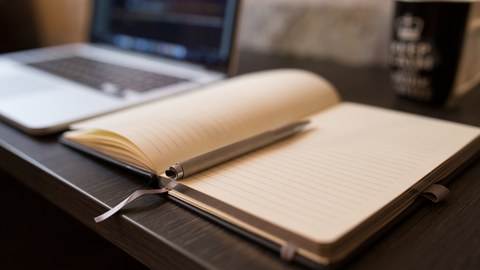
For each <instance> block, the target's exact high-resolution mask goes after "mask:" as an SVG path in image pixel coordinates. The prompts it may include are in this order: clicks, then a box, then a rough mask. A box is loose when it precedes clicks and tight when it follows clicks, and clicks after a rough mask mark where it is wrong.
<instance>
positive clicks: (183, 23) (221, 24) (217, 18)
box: [92, 0, 238, 67]
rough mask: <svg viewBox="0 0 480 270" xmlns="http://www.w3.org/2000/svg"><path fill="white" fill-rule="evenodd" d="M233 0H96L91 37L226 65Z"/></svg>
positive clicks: (165, 54)
mask: <svg viewBox="0 0 480 270" xmlns="http://www.w3.org/2000/svg"><path fill="white" fill-rule="evenodd" d="M237 2H238V1H237V0H100V1H96V3H95V7H94V13H93V21H92V22H93V23H92V41H93V42H100V43H106V44H109V45H113V46H115V47H118V48H122V49H127V50H133V51H138V52H143V53H149V54H155V55H159V56H165V57H169V58H174V59H179V60H183V61H188V62H195V63H200V64H203V65H207V66H210V67H215V66H217V67H226V66H228V61H229V60H230V53H231V50H232V36H233V35H234V33H233V31H234V28H235V25H234V24H235V21H236V20H235V19H236V18H235V16H236V13H237V12H236V9H237V5H238V3H237Z"/></svg>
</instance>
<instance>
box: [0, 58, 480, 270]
mask: <svg viewBox="0 0 480 270" xmlns="http://www.w3.org/2000/svg"><path fill="white" fill-rule="evenodd" d="M240 59H241V62H240V69H239V70H240V72H241V73H245V72H250V71H254V70H262V69H269V68H278V67H299V68H305V69H309V70H312V71H315V72H317V73H319V74H321V75H323V76H324V77H326V78H327V79H328V80H330V81H331V82H332V83H333V84H334V85H335V86H336V87H337V88H338V90H339V92H340V93H341V96H342V97H343V98H344V99H345V100H349V101H356V102H362V103H367V104H373V105H377V106H381V107H387V108H394V109H398V110H403V111H410V112H415V113H419V114H423V115H429V116H434V117H439V118H443V119H449V120H454V121H459V122H463V123H468V124H473V125H477V126H480V117H479V115H480V106H478V105H477V104H480V89H476V90H475V91H474V92H472V93H471V94H469V96H468V98H467V99H465V100H464V101H463V102H462V103H461V106H460V107H457V108H455V109H453V110H445V109H441V108H436V107H428V106H421V105H418V104H415V103H410V102H408V101H405V100H401V99H397V98H395V97H394V96H393V94H392V92H393V91H392V89H391V86H390V81H389V79H388V71H387V70H385V69H381V68H371V69H365V68H353V67H344V66H340V65H336V64H333V63H322V62H317V61H309V60H299V59H294V58H289V57H273V56H269V55H260V54H254V53H249V52H244V53H243V54H242V55H241V57H240ZM57 139H58V134H57V135H52V136H47V137H41V138H34V137H30V136H28V135H25V134H23V133H21V132H19V131H17V130H15V129H14V128H12V127H10V126H8V125H5V124H3V123H0V161H1V162H0V167H1V168H2V169H3V170H4V171H5V172H7V173H8V174H10V175H12V176H14V178H8V179H6V181H19V182H21V183H23V184H24V185H25V186H26V187H28V188H29V189H31V190H33V191H34V192H36V193H37V194H39V195H41V196H42V197H44V198H46V199H47V200H48V201H50V202H51V203H53V204H54V205H56V206H58V207H60V208H61V209H63V211H65V212H66V213H68V214H69V215H71V216H73V217H74V218H75V219H76V220H78V221H79V222H80V223H82V224H84V225H86V226H87V227H89V228H90V229H92V230H93V231H95V232H96V233H98V235H100V236H101V237H102V238H105V239H107V240H109V241H110V242H112V243H113V244H115V245H116V246H117V247H119V248H121V249H122V250H124V251H125V252H127V253H128V254H130V255H131V256H133V257H134V258H136V259H137V260H139V261H140V262H142V263H143V264H144V265H145V266H147V267H149V268H154V269H159V268H162V269H178V268H181V269H187V268H188V269H205V268H220V269H299V268H302V267H301V266H299V265H292V264H287V263H284V262H282V261H280V260H279V258H278V255H277V254H275V253H274V252H272V251H270V250H268V249H266V248H264V247H262V246H260V245H258V244H256V243H254V242H251V241H249V240H246V239H245V238H243V237H241V236H239V235H237V234H235V233H232V232H230V231H228V230H226V229H224V228H223V227H221V226H218V225H216V224H214V223H212V222H210V221H208V220H206V219H204V218H202V217H200V216H198V215H196V214H195V213H192V212H190V211H188V210H186V209H184V208H182V207H180V206H178V205H176V204H174V203H173V202H170V201H168V200H166V199H164V198H162V197H160V196H150V197H145V198H143V199H141V200H138V201H136V202H134V203H133V204H132V205H131V206H129V207H128V208H127V209H125V210H124V211H122V212H121V214H120V215H116V216H114V217H113V218H111V219H109V220H107V221H106V222H104V223H101V224H95V223H94V222H93V217H94V216H96V215H98V214H100V213H102V212H103V211H105V210H106V209H107V208H106V206H107V205H109V206H113V205H115V204H116V203H118V202H120V201H121V200H122V199H123V198H125V197H126V196H127V195H129V194H130V193H131V192H132V191H134V190H136V189H139V188H144V187H146V186H147V184H148V183H146V182H145V180H144V179H141V178H139V177H137V176H136V175H132V174H131V173H129V172H126V171H123V170H122V169H120V168H116V167H114V166H112V165H110V164H107V163H105V162H102V161H99V160H96V159H93V158H91V157H88V156H86V155H84V154H81V153H79V152H76V151H74V150H72V149H70V148H67V147H65V146H63V145H60V144H59V143H58V141H57ZM479 178H480V163H479V162H478V161H475V162H474V163H473V164H472V165H471V166H470V167H468V168H467V169H466V170H465V171H464V172H463V173H462V174H460V175H459V176H458V177H456V179H455V181H453V182H452V183H451V184H450V186H449V187H450V189H451V196H450V197H449V198H448V200H447V201H445V202H442V203H440V204H423V205H422V206H421V207H419V209H417V211H415V212H413V213H412V214H410V215H409V216H408V218H406V219H404V220H403V221H402V222H400V223H398V224H396V225H395V226H394V227H393V228H391V229H389V230H388V231H387V232H386V233H384V234H383V235H382V236H381V237H379V238H378V239H376V240H375V241H373V243H371V244H370V245H368V246H367V247H366V248H364V249H363V250H362V251H361V252H359V253H358V254H357V255H356V256H355V257H353V258H352V259H351V260H350V261H349V262H347V263H346V264H345V265H343V267H348V268H349V269H386V268H388V269H406V268H408V269H431V268H434V267H435V268H436V269H480V229H479V226H478V222H479V221H480V211H479V209H480V181H479ZM8 196H11V198H14V197H13V195H12V194H8ZM71 244H72V245H75V243H71ZM91 248H94V247H91ZM51 256H55V254H52V255H51ZM72 260H74V259H73V258H72ZM0 265H1V263H0Z"/></svg>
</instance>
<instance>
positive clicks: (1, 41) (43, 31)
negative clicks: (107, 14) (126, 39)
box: [0, 0, 393, 66]
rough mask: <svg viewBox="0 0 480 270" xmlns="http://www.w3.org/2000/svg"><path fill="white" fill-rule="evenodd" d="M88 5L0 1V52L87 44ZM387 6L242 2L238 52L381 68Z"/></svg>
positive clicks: (367, 0) (370, 1) (345, 0)
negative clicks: (78, 43)
mask: <svg viewBox="0 0 480 270" xmlns="http://www.w3.org/2000/svg"><path fill="white" fill-rule="evenodd" d="M90 5H91V0H0V33H2V35H1V36H0V52H8V51H14V50H21V49H28V48H34V47H44V46H51V45H58V44H64V43H73V42H82V41H85V40H87V38H88V37H87V31H86V30H87V28H88V22H89V10H90ZM392 11H393V1H385V0H362V1H358V0H295V1H292V0H261V1H258V0H244V1H243V13H242V15H241V16H242V17H241V20H240V22H241V23H240V35H239V48H240V50H250V51H257V52H267V53H277V54H283V55H294V56H297V57H300V58H311V59H312V58H313V59H320V60H329V61H335V62H339V63H342V64H347V65H353V66H386V65H387V44H388V40H389V37H390V32H389V28H390V24H391V16H392V13H393V12H392Z"/></svg>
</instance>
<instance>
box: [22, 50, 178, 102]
mask: <svg viewBox="0 0 480 270" xmlns="http://www.w3.org/2000/svg"><path fill="white" fill-rule="evenodd" d="M28 65H29V66H31V67H35V68H38V69H41V70H43V71H47V72H49V73H52V74H55V75H58V76H61V77H63V78H67V79H70V80H72V81H75V82H78V83H81V84H84V85H87V86H90V87H93V88H94V89H97V90H100V91H102V92H106V93H108V94H112V95H116V96H123V95H124V92H125V90H126V89H129V90H133V91H136V92H146V91H149V90H152V89H156V88H159V87H163V86H167V85H170V84H174V83H177V82H181V81H185V80H183V79H180V78H176V77H172V76H167V75H163V74H158V73H153V72H148V71H144V70H138V69H133V68H129V67H124V66H119V65H114V64H109V63H104V62H99V61H95V60H91V59H87V58H83V57H77V56H75V57H68V58H62V59H56V60H51V61H44V62H38V63H30V64H28Z"/></svg>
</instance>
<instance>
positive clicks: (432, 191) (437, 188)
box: [421, 184, 450, 203]
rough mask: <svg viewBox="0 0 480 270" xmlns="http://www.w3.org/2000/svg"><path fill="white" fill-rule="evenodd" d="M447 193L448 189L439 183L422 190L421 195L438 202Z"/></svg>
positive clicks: (446, 195) (445, 196) (448, 192)
mask: <svg viewBox="0 0 480 270" xmlns="http://www.w3.org/2000/svg"><path fill="white" fill-rule="evenodd" d="M448 194H450V190H449V189H448V188H447V187H445V186H444V185H440V184H433V185H431V186H430V187H429V188H427V189H426V190H425V191H423V192H422V194H421V196H422V197H424V198H427V199H429V200H430V201H432V202H434V203H438V202H441V201H443V200H445V198H447V197H448Z"/></svg>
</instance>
